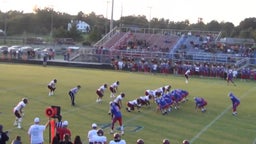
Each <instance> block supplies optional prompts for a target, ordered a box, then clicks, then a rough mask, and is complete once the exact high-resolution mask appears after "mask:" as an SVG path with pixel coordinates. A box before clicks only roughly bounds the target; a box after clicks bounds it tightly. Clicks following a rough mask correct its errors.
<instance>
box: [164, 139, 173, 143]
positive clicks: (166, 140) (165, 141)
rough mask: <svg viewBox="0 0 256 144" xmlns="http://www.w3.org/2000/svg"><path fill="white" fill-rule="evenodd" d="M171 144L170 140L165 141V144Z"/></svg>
mask: <svg viewBox="0 0 256 144" xmlns="http://www.w3.org/2000/svg"><path fill="white" fill-rule="evenodd" d="M170 143H171V142H170V141H169V140H168V139H163V144H170Z"/></svg>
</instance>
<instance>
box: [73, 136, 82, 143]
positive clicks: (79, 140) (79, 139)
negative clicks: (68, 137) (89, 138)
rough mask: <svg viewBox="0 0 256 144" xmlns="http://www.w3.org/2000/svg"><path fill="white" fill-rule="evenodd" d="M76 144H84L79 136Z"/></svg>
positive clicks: (75, 141)
mask: <svg viewBox="0 0 256 144" xmlns="http://www.w3.org/2000/svg"><path fill="white" fill-rule="evenodd" d="M74 144H83V143H82V140H81V138H80V136H79V135H77V136H76V137H75V139H74Z"/></svg>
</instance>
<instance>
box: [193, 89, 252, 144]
mask: <svg viewBox="0 0 256 144" xmlns="http://www.w3.org/2000/svg"><path fill="white" fill-rule="evenodd" d="M254 90H255V87H253V88H251V89H250V90H248V91H247V92H246V93H244V94H243V95H242V96H241V97H240V99H243V98H244V97H246V96H247V95H248V94H249V93H251V92H253V91H254ZM231 107H232V105H229V106H228V107H227V108H226V109H225V110H224V111H222V112H221V113H220V114H219V115H218V116H217V117H216V118H215V119H213V120H212V121H211V122H210V123H209V124H208V125H206V126H205V127H204V128H203V129H201V131H200V132H199V133H197V134H196V135H195V136H194V137H193V138H192V139H191V140H190V143H191V144H192V143H193V142H194V141H195V140H197V139H198V138H199V137H200V136H201V135H202V134H203V133H204V132H205V131H206V130H207V129H208V128H210V127H211V126H212V125H213V124H214V123H215V122H216V121H217V120H219V119H220V118H221V117H222V116H223V115H224V114H225V113H226V112H227V111H228V110H229V109H230V108H231ZM253 144H256V138H255V140H254V142H253Z"/></svg>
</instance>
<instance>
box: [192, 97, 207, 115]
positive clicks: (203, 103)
mask: <svg viewBox="0 0 256 144" xmlns="http://www.w3.org/2000/svg"><path fill="white" fill-rule="evenodd" d="M194 100H195V104H196V106H195V109H196V110H197V109H201V111H202V112H206V108H205V106H206V105H207V101H206V100H205V99H204V98H202V97H194Z"/></svg>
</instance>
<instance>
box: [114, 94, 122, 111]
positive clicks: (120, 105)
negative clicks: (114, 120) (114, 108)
mask: <svg viewBox="0 0 256 144" xmlns="http://www.w3.org/2000/svg"><path fill="white" fill-rule="evenodd" d="M124 97H125V93H123V92H121V93H120V95H118V96H117V97H116V98H115V99H114V100H113V102H114V103H116V104H117V105H118V106H119V108H120V109H121V108H122V100H123V99H124Z"/></svg>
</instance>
